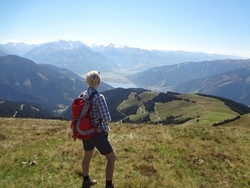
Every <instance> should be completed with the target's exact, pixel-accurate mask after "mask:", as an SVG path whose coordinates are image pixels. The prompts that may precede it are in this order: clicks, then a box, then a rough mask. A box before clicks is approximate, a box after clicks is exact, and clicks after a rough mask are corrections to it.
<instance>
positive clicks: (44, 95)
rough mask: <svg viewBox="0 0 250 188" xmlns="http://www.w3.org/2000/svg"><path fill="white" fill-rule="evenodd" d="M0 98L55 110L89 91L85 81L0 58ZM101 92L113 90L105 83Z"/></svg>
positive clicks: (70, 74) (52, 69) (11, 58)
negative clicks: (81, 93) (82, 92)
mask: <svg viewBox="0 0 250 188" xmlns="http://www.w3.org/2000/svg"><path fill="white" fill-rule="evenodd" d="M0 67H1V69H0V99H6V100H12V101H26V102H33V103H39V104H41V105H43V106H45V107H47V108H51V109H53V110H58V109H63V108H65V107H66V106H68V105H70V104H71V102H72V99H73V98H75V97H77V96H78V95H79V93H80V92H81V91H82V90H84V89H86V88H87V85H86V83H85V81H84V79H83V78H81V77H80V76H78V75H76V74H75V73H73V72H71V71H69V70H67V69H63V68H58V67H55V66H52V65H44V64H42V65H41V64H36V63H35V62H33V61H31V60H29V59H25V58H22V57H19V56H12V55H8V56H2V57H0ZM101 85H102V86H101V87H100V90H105V89H110V88H111V87H110V86H108V85H107V84H105V83H102V84H101Z"/></svg>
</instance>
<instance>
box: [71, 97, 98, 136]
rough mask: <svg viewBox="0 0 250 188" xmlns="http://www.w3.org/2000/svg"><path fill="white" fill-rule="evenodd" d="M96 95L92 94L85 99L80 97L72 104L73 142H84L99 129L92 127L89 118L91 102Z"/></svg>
mask: <svg viewBox="0 0 250 188" xmlns="http://www.w3.org/2000/svg"><path fill="white" fill-rule="evenodd" d="M96 93H97V92H93V93H92V94H91V95H90V96H89V98H86V99H85V98H84V97H83V96H80V97H78V98H76V99H75V100H74V101H73V103H72V120H71V129H72V133H73V135H72V137H73V138H74V140H76V138H78V139H82V140H86V139H89V138H91V137H92V136H93V135H95V134H96V133H97V132H99V129H100V127H99V126H94V125H93V124H92V122H91V118H90V112H91V110H92V101H93V97H94V96H95V94H96Z"/></svg>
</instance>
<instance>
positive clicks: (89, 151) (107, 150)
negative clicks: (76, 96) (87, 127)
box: [82, 71, 115, 188]
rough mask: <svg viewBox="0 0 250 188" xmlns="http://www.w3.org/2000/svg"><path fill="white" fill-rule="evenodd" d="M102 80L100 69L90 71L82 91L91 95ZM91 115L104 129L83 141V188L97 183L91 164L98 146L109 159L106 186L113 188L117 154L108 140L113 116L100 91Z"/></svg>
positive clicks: (95, 97) (93, 101)
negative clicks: (93, 176)
mask: <svg viewBox="0 0 250 188" xmlns="http://www.w3.org/2000/svg"><path fill="white" fill-rule="evenodd" d="M100 80H101V77H100V73H99V72H98V71H90V72H88V73H87V74H86V82H87V85H88V89H87V90H86V91H84V92H83V93H82V94H83V96H90V95H91V93H93V92H97V90H96V89H97V87H98V86H99V84H100ZM90 116H91V121H92V123H93V124H94V125H96V124H100V126H101V128H102V130H101V133H99V134H95V135H94V136H93V137H91V138H89V139H87V140H83V141H82V142H83V148H84V158H83V161H82V173H83V183H82V188H87V187H90V186H92V185H94V184H96V183H97V181H96V180H93V179H91V178H90V176H89V166H90V161H91V158H92V156H93V151H94V148H97V150H98V151H99V152H100V153H101V154H102V155H104V156H105V157H106V159H107V164H106V172H105V173H106V174H105V175H106V188H113V187H114V184H113V182H112V179H113V172H114V163H115V154H114V151H113V148H112V146H111V144H110V142H109V140H108V133H109V131H110V129H109V126H108V122H109V121H111V117H110V113H109V109H108V106H107V103H106V100H105V98H104V96H103V95H102V94H99V93H98V92H97V93H96V94H95V95H94V97H93V100H92V112H91V115H90Z"/></svg>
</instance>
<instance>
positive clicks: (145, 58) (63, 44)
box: [0, 40, 239, 74]
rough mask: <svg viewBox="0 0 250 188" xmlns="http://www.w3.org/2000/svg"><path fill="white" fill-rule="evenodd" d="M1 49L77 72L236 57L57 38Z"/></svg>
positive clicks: (133, 69) (0, 49)
mask: <svg viewBox="0 0 250 188" xmlns="http://www.w3.org/2000/svg"><path fill="white" fill-rule="evenodd" d="M0 51H2V52H4V53H6V54H10V55H19V56H22V57H25V58H28V59H30V60H33V61H34V62H36V63H42V64H52V65H54V66H57V67H61V68H67V69H70V70H71V71H73V72H75V73H77V74H83V73H85V72H87V71H89V70H92V69H97V70H99V71H100V72H114V71H115V72H119V71H123V72H124V71H125V72H131V71H142V70H145V69H147V68H151V67H155V66H163V65H170V64H177V63H182V62H188V61H204V60H215V59H226V58H239V57H235V56H229V55H220V54H208V53H202V52H186V51H164V50H162V51H161V50H145V49H140V48H131V47H128V46H119V47H117V46H115V45H114V44H110V45H108V46H103V45H93V46H87V45H86V44H84V43H82V42H80V41H65V40H59V41H55V42H49V43H43V44H39V45H28V44H24V43H17V44H16V43H7V44H0Z"/></svg>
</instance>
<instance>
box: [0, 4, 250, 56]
mask: <svg viewBox="0 0 250 188" xmlns="http://www.w3.org/2000/svg"><path fill="white" fill-rule="evenodd" d="M0 25H1V29H0V43H6V42H8V41H12V42H26V43H41V42H49V41H56V40H59V39H65V40H73V41H75V40H79V41H82V42H84V43H86V44H88V45H91V44H104V45H108V44H110V43H114V44H118V45H127V46H129V47H138V48H144V49H159V50H184V51H201V52H210V53H223V54H232V55H242V56H245V57H250V0H0Z"/></svg>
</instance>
